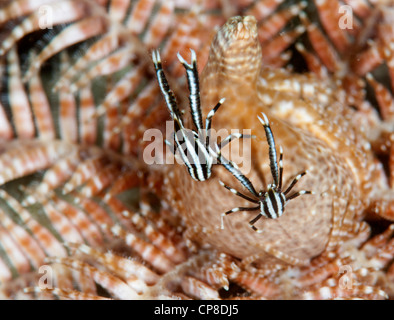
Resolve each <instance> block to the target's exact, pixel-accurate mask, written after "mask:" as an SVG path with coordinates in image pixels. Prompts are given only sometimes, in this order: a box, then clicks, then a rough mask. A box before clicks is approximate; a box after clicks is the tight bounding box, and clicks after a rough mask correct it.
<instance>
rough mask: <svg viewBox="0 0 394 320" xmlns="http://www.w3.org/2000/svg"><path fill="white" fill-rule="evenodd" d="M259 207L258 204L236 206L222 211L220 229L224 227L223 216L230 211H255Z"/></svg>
mask: <svg viewBox="0 0 394 320" xmlns="http://www.w3.org/2000/svg"><path fill="white" fill-rule="evenodd" d="M259 209H260V206H257V207H250V208H249V207H237V208H234V209H231V210H229V211H226V212H223V213H222V214H221V221H220V229H222V230H223V229H224V220H223V218H224V217H225V216H227V215H229V214H230V213H233V212H239V211H256V210H259Z"/></svg>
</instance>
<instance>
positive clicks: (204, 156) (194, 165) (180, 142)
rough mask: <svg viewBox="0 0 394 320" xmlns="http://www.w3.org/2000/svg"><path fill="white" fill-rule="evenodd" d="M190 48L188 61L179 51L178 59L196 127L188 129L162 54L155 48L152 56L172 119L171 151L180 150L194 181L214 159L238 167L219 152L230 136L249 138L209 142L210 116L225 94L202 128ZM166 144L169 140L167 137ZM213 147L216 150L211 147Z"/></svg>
mask: <svg viewBox="0 0 394 320" xmlns="http://www.w3.org/2000/svg"><path fill="white" fill-rule="evenodd" d="M190 51H191V63H190V64H189V63H187V62H186V61H185V59H183V57H182V56H181V55H180V54H179V53H178V59H179V61H180V62H181V63H182V65H183V66H184V68H185V70H186V76H187V83H188V87H189V92H190V94H189V104H190V111H191V115H192V120H193V124H194V126H195V128H196V129H197V130H190V129H187V128H185V127H184V125H183V121H182V116H181V112H180V110H179V108H178V104H177V102H176V99H175V95H174V93H173V92H172V90H171V89H170V86H169V84H168V81H167V79H166V77H165V74H164V71H163V67H162V64H161V58H160V54H159V51H158V50H155V51H153V52H152V60H153V64H154V67H155V70H156V76H157V80H158V82H159V86H160V90H161V92H162V94H163V96H164V99H165V101H166V104H167V107H168V110H169V111H170V115H171V118H172V119H173V120H174V128H175V132H174V141H175V146H174V154H175V152H176V149H178V150H179V153H180V156H181V158H182V160H183V162H184V164H185V165H186V167H187V170H188V172H189V174H190V176H191V177H192V178H193V179H194V180H196V181H205V180H207V179H209V177H210V176H211V170H212V165H213V164H215V161H216V162H217V163H218V164H222V165H223V166H224V167H225V168H226V169H227V170H229V171H230V172H235V171H237V170H238V168H237V166H236V164H235V163H233V162H232V161H230V160H227V159H225V158H224V157H223V156H222V155H221V149H222V148H223V147H224V146H225V145H227V144H229V143H230V142H231V141H232V140H233V139H240V138H250V137H252V136H250V135H244V134H240V133H235V134H230V135H228V136H227V137H226V138H225V139H224V140H223V141H222V142H221V143H219V144H218V143H217V142H216V141H215V142H214V147H212V146H211V141H210V139H211V124H212V118H213V116H214V114H215V113H216V111H218V109H219V108H220V106H221V105H222V104H223V102H224V100H225V99H224V98H222V99H220V100H219V102H218V103H217V104H216V106H215V107H214V108H213V109H212V110H211V111H210V112H209V113H208V115H207V117H206V120H205V128H204V127H203V120H202V113H201V104H200V87H199V79H198V71H197V59H196V53H195V52H194V50H190ZM166 143H167V144H170V145H171V146H172V144H171V143H170V142H168V141H166ZM214 149H215V150H214Z"/></svg>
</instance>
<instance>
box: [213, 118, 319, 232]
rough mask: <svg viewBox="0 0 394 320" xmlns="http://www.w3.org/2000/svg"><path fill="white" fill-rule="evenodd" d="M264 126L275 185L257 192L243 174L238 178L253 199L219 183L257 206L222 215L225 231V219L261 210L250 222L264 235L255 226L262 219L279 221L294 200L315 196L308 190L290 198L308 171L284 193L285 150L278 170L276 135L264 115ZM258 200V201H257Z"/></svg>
mask: <svg viewBox="0 0 394 320" xmlns="http://www.w3.org/2000/svg"><path fill="white" fill-rule="evenodd" d="M257 117H258V118H259V120H260V122H261V123H262V125H263V126H264V130H265V135H266V137H267V142H268V147H269V158H270V168H271V175H272V178H273V183H272V184H269V185H268V188H267V190H266V191H263V190H261V191H260V192H258V193H257V192H256V190H255V189H254V187H253V185H252V183H251V182H250V180H249V179H248V178H246V177H245V176H244V175H243V174H241V176H240V177H237V179H238V180H240V181H241V182H242V184H243V185H244V186H245V187H246V188H247V189H248V190H249V191H250V192H251V193H252V195H253V196H254V198H251V197H249V196H246V195H244V194H242V193H240V192H238V191H237V190H235V189H233V188H231V187H229V186H227V185H226V184H224V183H223V182H222V181H219V183H220V184H221V185H222V186H223V187H225V188H226V189H228V190H230V191H231V192H232V193H234V194H235V195H237V196H239V197H241V198H243V199H245V200H248V201H250V202H252V203H255V204H257V206H255V207H238V208H234V209H231V210H229V211H227V212H224V213H222V224H221V228H222V229H223V228H224V227H223V217H224V216H226V215H228V214H230V213H233V212H237V211H257V210H259V211H260V212H259V214H258V215H257V216H256V217H255V218H253V219H252V220H251V221H249V225H250V227H251V228H252V229H253V230H254V231H256V232H258V233H262V230H259V229H257V228H256V227H255V226H254V224H255V223H256V222H257V221H258V220H259V219H260V218H261V217H265V218H268V219H277V218H279V217H280V216H282V214H283V213H284V210H285V206H286V204H287V203H288V202H289V201H290V200H292V199H295V198H297V197H298V196H300V195H303V194H313V193H314V192H313V191H306V190H301V191H298V192H295V193H293V194H292V195H290V196H288V193H289V192H290V191H291V190H292V189H293V187H294V186H295V184H296V183H297V182H298V180H300V179H301V178H302V177H303V176H304V175H306V174H307V171H304V172H302V173H300V174H298V175H297V176H296V177H295V178H294V179H293V181H292V182H291V184H290V185H289V187H288V188H287V189H286V190H285V191H282V180H283V149H282V147H280V156H279V169H278V161H277V153H276V148H275V140H274V135H273V133H272V130H271V127H270V125H269V121H268V118H267V116H266V115H265V114H264V113H262V118H260V117H259V116H257ZM255 198H256V199H255Z"/></svg>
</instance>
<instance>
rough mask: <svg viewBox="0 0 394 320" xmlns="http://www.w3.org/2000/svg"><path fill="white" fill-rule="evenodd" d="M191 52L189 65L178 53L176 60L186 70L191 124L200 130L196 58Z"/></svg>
mask: <svg viewBox="0 0 394 320" xmlns="http://www.w3.org/2000/svg"><path fill="white" fill-rule="evenodd" d="M190 52H191V63H190V64H189V63H187V62H186V60H185V59H183V57H182V56H181V55H180V54H179V52H178V55H177V56H178V59H179V61H180V62H181V63H182V65H183V66H184V67H185V69H186V77H187V83H188V86H189V93H190V94H189V102H190V111H191V114H192V119H193V123H194V125H195V126H196V128H197V129H198V130H199V131H200V130H202V115H201V104H200V84H199V80H198V71H197V58H196V53H195V52H194V50H192V49H190Z"/></svg>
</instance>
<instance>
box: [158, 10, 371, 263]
mask: <svg viewBox="0 0 394 320" xmlns="http://www.w3.org/2000/svg"><path fill="white" fill-rule="evenodd" d="M255 23H256V22H255V19H254V18H253V17H245V18H240V17H236V18H233V19H231V20H230V21H229V22H228V23H227V24H226V25H225V26H224V27H223V28H222V29H221V30H220V31H219V33H218V35H217V37H216V39H215V40H214V42H213V45H212V47H211V52H210V56H209V59H208V64H207V66H206V67H205V69H204V71H203V73H202V76H201V97H202V106H203V113H204V114H207V112H208V111H209V109H210V108H212V106H213V105H214V104H215V101H218V100H219V99H221V98H226V101H225V103H224V105H223V107H222V109H221V110H220V111H219V112H218V113H217V114H216V115H215V117H214V120H213V127H214V128H215V129H222V128H224V129H228V130H231V129H240V130H242V129H251V130H252V134H254V135H256V136H257V138H256V139H253V140H252V142H251V150H248V152H249V153H247V154H250V155H251V158H252V169H251V172H250V173H247V172H245V174H246V175H247V176H248V177H249V178H250V179H251V181H252V183H253V184H254V186H255V188H256V189H257V191H259V190H264V189H265V187H266V186H267V185H268V184H270V183H272V178H271V175H270V169H269V157H268V145H267V142H266V139H265V135H264V130H263V127H262V126H261V124H260V123H259V121H258V119H257V115H258V114H260V113H261V112H265V113H266V114H267V115H268V118H269V120H270V124H271V128H272V130H273V133H274V136H275V140H276V144H277V146H279V145H281V146H282V147H283V150H284V180H283V181H284V185H285V186H287V185H288V184H289V183H290V182H291V180H292V179H293V178H294V177H295V176H296V175H297V174H299V173H300V172H302V171H304V170H308V174H307V175H306V176H305V177H304V178H303V179H301V180H300V182H299V184H297V187H296V188H295V189H296V190H295V191H297V190H302V189H304V190H312V191H313V192H314V193H315V194H313V195H305V196H302V197H300V198H297V199H296V200H294V201H291V202H289V203H288V204H287V205H286V208H285V212H284V214H283V216H281V217H280V218H279V219H275V220H270V219H261V220H260V221H259V222H258V223H257V224H256V227H257V228H258V229H260V230H262V231H263V232H262V233H261V234H258V233H256V232H254V231H253V230H252V229H251V228H250V227H249V225H248V221H249V220H251V219H252V218H253V217H255V216H256V215H257V212H243V213H240V212H236V213H232V214H231V215H229V216H227V217H225V218H224V219H225V223H224V229H223V230H221V229H220V214H221V213H222V212H225V211H227V210H229V209H232V208H234V207H238V206H250V203H248V202H247V201H244V200H242V199H240V198H239V197H236V196H235V195H234V194H232V193H230V192H228V190H225V189H224V188H222V187H221V186H220V185H219V183H218V180H219V179H220V180H223V181H225V182H226V183H227V184H229V185H230V186H232V187H233V188H236V189H237V190H239V191H240V192H243V193H245V194H247V190H246V189H244V188H242V186H241V185H240V183H239V182H238V181H237V180H236V179H235V178H234V177H231V175H230V174H229V173H228V172H227V171H226V170H225V169H224V168H222V167H219V166H215V169H214V173H213V176H212V178H211V179H210V180H209V181H206V182H196V181H193V180H192V179H190V178H189V177H188V175H187V172H186V169H185V168H184V167H183V166H181V165H175V166H171V167H170V168H168V170H169V173H168V175H167V178H166V179H165V187H164V189H165V193H166V199H167V200H168V201H169V204H170V206H172V207H174V208H177V210H178V212H179V213H180V214H181V215H182V216H183V217H184V218H185V221H186V224H187V226H188V228H189V229H191V230H192V232H190V234H191V237H192V238H193V240H197V241H198V242H200V243H201V244H205V245H206V244H208V245H211V246H214V247H215V248H217V249H219V250H222V251H224V252H226V253H229V254H232V255H234V256H236V257H238V258H241V259H245V258H247V257H251V256H255V255H257V256H259V257H260V256H261V258H263V257H264V256H265V254H264V253H265V252H268V253H269V254H268V256H273V255H274V256H276V257H277V258H280V260H284V261H285V262H290V263H295V264H298V263H299V264H304V263H307V261H308V260H309V259H311V258H313V257H315V256H318V255H319V254H321V253H322V252H324V251H325V249H326V246H327V244H328V242H329V240H330V237H331V236H332V232H333V229H334V227H333V225H334V223H333V222H334V221H335V220H337V219H338V220H340V221H342V220H343V219H344V217H346V219H348V218H349V217H350V219H354V220H355V221H356V220H357V219H358V217H359V216H360V215H361V213H362V209H363V207H364V206H365V205H366V203H367V201H366V200H367V198H368V197H367V194H368V192H369V191H368V186H367V185H366V181H367V180H368V179H369V178H370V176H371V171H373V170H375V168H374V166H373V161H372V155H370V154H369V153H368V150H367V149H368V144H367V143H366V142H365V141H364V140H363V138H362V134H361V132H358V131H357V130H356V128H355V127H354V126H352V124H351V122H346V123H345V121H343V119H344V118H347V119H349V116H350V114H348V113H349V111H346V113H347V114H346V113H345V110H344V108H343V107H341V105H340V104H339V103H338V102H337V103H332V104H331V105H330V106H327V107H322V106H321V105H320V104H319V103H315V102H314V101H313V100H312V101H308V100H303V99H301V98H299V97H297V94H294V92H283V91H282V92H281V91H279V90H274V89H272V88H271V87H270V86H269V84H268V85H267V81H266V80H265V79H264V77H265V76H267V74H269V73H271V78H273V77H272V74H274V71H269V70H265V69H262V67H261V62H260V57H261V49H260V45H259V42H258V41H257V34H256V27H255ZM244 66H247V67H245V68H244ZM289 91H290V90H289ZM326 99H332V96H331V95H330V93H327V96H326ZM316 100H317V99H316ZM316 100H315V101H316ZM234 157H236V153H234V152H233V154H232V155H231V158H232V159H235V160H236V158H234ZM339 199H341V200H339ZM283 254H284V255H283ZM268 256H266V257H265V258H264V261H266V262H267V261H271V260H272V259H267V258H268ZM282 256H285V257H287V258H283V259H281V257H282ZM289 258H290V259H289Z"/></svg>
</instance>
